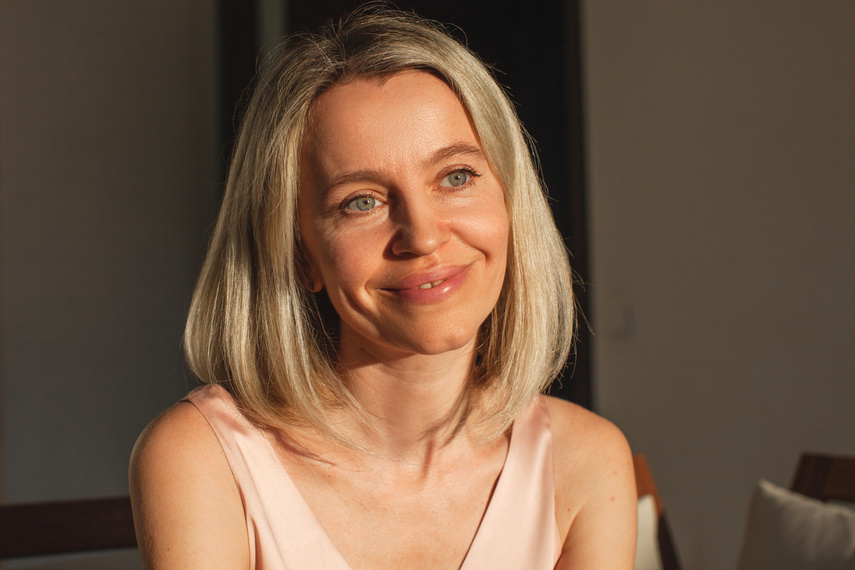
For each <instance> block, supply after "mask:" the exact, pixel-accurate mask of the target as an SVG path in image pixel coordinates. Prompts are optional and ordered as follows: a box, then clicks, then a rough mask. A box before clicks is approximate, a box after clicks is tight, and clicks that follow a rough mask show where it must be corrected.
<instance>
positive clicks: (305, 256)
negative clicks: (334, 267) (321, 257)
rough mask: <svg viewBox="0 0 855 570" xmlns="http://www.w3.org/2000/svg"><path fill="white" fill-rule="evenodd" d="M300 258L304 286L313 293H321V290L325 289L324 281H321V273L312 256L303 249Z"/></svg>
mask: <svg viewBox="0 0 855 570" xmlns="http://www.w3.org/2000/svg"><path fill="white" fill-rule="evenodd" d="M300 257H301V260H300V261H301V263H300V265H301V270H302V273H303V279H302V281H303V285H304V286H305V287H306V289H308V290H309V291H310V292H312V293H320V292H321V289H323V288H324V281H323V279H321V275H320V271H318V270H317V268H316V266H315V263H314V260H313V259H312V256H311V255H310V254H309V252H308V251H306V250H305V248H303V251H302V252H301V255H300Z"/></svg>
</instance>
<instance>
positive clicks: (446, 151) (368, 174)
mask: <svg viewBox="0 0 855 570" xmlns="http://www.w3.org/2000/svg"><path fill="white" fill-rule="evenodd" d="M458 156H461V157H467V158H471V159H478V160H487V157H486V156H484V151H483V150H481V149H480V148H479V147H477V146H475V145H473V144H470V143H466V142H457V143H452V144H450V145H448V146H444V147H442V148H440V149H437V150H436V151H435V152H434V153H433V154H432V155H430V156H429V157H428V158H426V159H425V160H423V161H422V167H424V168H427V167H430V166H433V165H435V164H438V163H440V162H443V161H445V160H448V159H450V158H454V157H458ZM383 178H385V175H384V174H383V173H382V172H380V171H379V170H375V169H373V168H362V169H359V170H354V171H352V172H345V173H344V174H341V175H339V176H336V177H335V178H333V179H332V180H330V182H329V184H327V185H326V188H325V189H324V192H323V193H324V194H328V193H329V192H330V191H332V190H333V189H334V188H336V187H337V186H343V185H345V184H354V183H359V182H375V181H377V180H382V179H383Z"/></svg>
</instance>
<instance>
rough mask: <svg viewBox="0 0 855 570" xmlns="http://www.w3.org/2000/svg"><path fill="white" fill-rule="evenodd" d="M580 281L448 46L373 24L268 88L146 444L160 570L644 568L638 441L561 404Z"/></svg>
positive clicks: (252, 117)
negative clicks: (170, 400) (178, 383)
mask: <svg viewBox="0 0 855 570" xmlns="http://www.w3.org/2000/svg"><path fill="white" fill-rule="evenodd" d="M572 333H573V309H572V292H571V288H570V272H569V267H568V263H567V255H566V252H565V250H564V248H563V245H562V241H561V238H560V236H559V234H558V232H557V230H556V229H555V226H554V223H553V222H552V219H551V217H550V213H549V208H548V206H547V203H546V199H545V197H544V194H543V192H542V190H541V188H540V186H539V182H538V177H537V174H536V172H535V169H534V167H533V164H532V159H531V157H530V155H529V152H528V149H527V146H526V141H525V138H524V135H523V131H522V128H521V126H520V124H519V122H518V120H517V118H516V116H515V113H514V111H513V108H512V106H511V105H510V104H509V102H508V99H507V97H506V96H505V94H504V93H503V92H502V90H501V89H500V88H499V87H498V86H497V84H496V83H495V81H494V80H493V79H492V77H491V76H490V74H489V72H488V71H487V69H486V68H485V67H484V65H483V64H482V63H481V62H480V61H479V60H478V59H477V58H476V57H475V56H474V55H472V54H471V53H470V52H469V51H468V50H467V49H466V48H464V47H463V46H461V45H460V44H458V43H457V42H455V41H454V40H453V39H451V38H450V37H448V36H447V35H446V34H445V33H444V32H442V31H441V30H440V29H439V28H438V27H437V26H435V25H433V24H431V23H430V22H426V21H423V20H421V19H419V18H417V17H415V16H412V15H406V14H402V13H397V12H391V11H376V10H375V11H371V10H364V11H362V12H360V13H357V14H354V15H352V16H350V17H349V18H347V19H345V20H343V21H342V22H339V23H338V24H335V25H330V26H328V27H327V28H325V29H324V30H323V31H322V32H321V33H320V34H318V35H304V36H299V37H294V38H292V39H290V40H289V41H288V42H287V43H286V44H285V46H284V47H283V49H282V50H281V51H280V52H279V54H278V55H277V56H275V57H274V58H273V59H272V60H271V61H270V62H268V65H266V67H265V68H264V69H263V70H262V71H261V73H260V76H259V79H258V83H257V85H256V87H255V93H254V95H253V98H252V101H251V103H250V105H249V108H248V111H247V115H246V118H245V120H244V123H243V125H242V129H241V132H240V135H239V137H238V141H237V145H236V149H235V156H234V158H233V161H232V165H231V170H230V173H229V179H228V183H227V190H226V195H225V198H224V203H223V206H222V210H221V212H220V217H219V220H218V224H217V228H216V231H215V235H214V237H213V240H212V243H211V247H210V250H209V254H208V258H207V260H206V262H205V266H204V268H203V271H202V275H201V277H200V280H199V284H198V286H197V289H196V292H195V295H194V299H193V305H192V308H191V312H190V317H189V320H188V324H187V331H186V337H185V341H186V350H187V355H188V361H189V363H190V366H191V368H192V369H193V372H194V373H195V374H197V375H198V376H199V377H200V378H201V379H202V380H203V381H204V382H206V383H207V384H208V386H206V387H204V388H200V389H197V390H196V391H194V392H192V393H191V394H190V395H189V396H188V398H187V399H186V400H185V401H183V402H182V403H179V404H178V405H176V406H174V407H173V408H171V409H170V410H168V411H167V412H165V413H164V414H163V415H162V416H161V417H159V418H158V419H157V420H155V421H154V422H153V423H152V425H151V426H149V428H148V429H147V430H146V431H145V433H144V434H143V435H142V436H141V437H140V440H139V442H138V444H137V446H136V448H135V450H134V456H133V459H132V465H131V488H132V497H133V501H134V510H135V517H136V523H137V529H138V535H139V542H140V549H141V552H142V556H143V560H144V562H145V564H146V566H147V567H149V568H157V569H169V568H181V569H188V568H204V569H206V570H210V569H212V568H229V569H232V568H265V569H272V568H335V569H342V570H345V569H348V568H353V569H360V568H371V569H374V568H396V569H400V568H466V569H474V568H491V569H494V568H526V569H532V568H553V567H555V568H574V569H579V568H609V569H614V568H630V567H631V565H632V559H633V554H634V532H635V530H634V529H635V519H634V515H635V508H636V507H635V504H636V498H635V489H634V483H633V477H632V468H631V458H630V455H629V451H628V448H627V445H626V442H625V440H624V439H623V436H622V435H621V434H620V432H619V431H618V430H617V429H616V428H615V427H614V426H612V425H611V424H609V423H608V422H606V421H605V420H603V419H600V418H598V417H596V416H594V415H593V414H591V413H589V412H586V411H585V410H583V409H581V408H579V407H577V406H574V405H572V404H569V403H567V402H563V401H560V400H557V399H552V398H547V397H545V396H540V395H539V393H540V392H541V391H543V390H544V389H545V388H546V386H547V385H548V384H549V382H550V381H551V380H552V379H553V378H554V377H555V376H556V375H557V373H558V371H559V370H560V368H561V366H562V364H563V362H564V360H565V358H566V356H567V353H568V351H569V345H570V342H571V339H572Z"/></svg>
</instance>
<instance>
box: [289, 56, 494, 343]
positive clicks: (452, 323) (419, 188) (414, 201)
mask: <svg viewBox="0 0 855 570" xmlns="http://www.w3.org/2000/svg"><path fill="white" fill-rule="evenodd" d="M301 163H302V167H301V173H300V175H301V176H300V185H301V194H300V229H301V231H302V233H303V237H304V240H305V244H306V250H307V251H306V257H307V259H308V262H309V267H310V269H309V271H310V273H311V276H312V277H314V278H317V279H320V280H321V281H322V282H323V285H324V287H325V288H326V291H327V293H328V294H329V297H330V300H331V301H332V303H333V305H334V306H335V309H336V311H337V312H338V314H339V316H340V317H341V352H342V353H351V354H352V353H353V351H354V350H361V352H362V353H363V354H364V355H370V358H375V359H379V360H389V359H394V358H397V357H400V356H406V355H410V354H439V353H443V352H447V351H453V350H461V349H464V350H468V349H471V348H472V346H473V344H474V342H475V340H476V337H477V333H478V330H479V327H480V325H481V324H482V323H483V322H484V320H485V319H486V318H487V316H488V315H489V314H490V311H491V310H492V309H493V306H494V305H495V304H496V300H497V299H498V296H499V293H500V291H501V288H502V283H503V281H504V276H505V264H506V256H507V249H508V217H507V211H506V209H505V203H504V193H503V191H502V187H501V185H500V184H499V181H498V180H497V179H496V177H495V175H494V174H493V172H492V170H491V169H490V167H489V165H488V163H487V159H486V157H485V156H484V153H483V150H482V148H481V144H480V142H479V140H478V137H477V136H476V134H475V131H474V129H473V126H472V123H471V121H470V119H469V116H468V114H467V113H466V111H465V110H464V108H463V106H462V105H461V103H460V102H459V100H458V99H457V97H456V96H455V95H454V93H453V92H452V91H451V89H450V88H449V87H448V86H447V85H446V84H445V83H444V82H443V81H442V80H440V79H438V78H437V77H435V76H433V75H431V74H429V73H425V72H421V71H408V72H402V73H398V74H395V75H393V76H392V77H390V78H388V80H385V81H377V80H365V79H361V80H357V81H353V82H350V83H345V84H342V85H338V86H336V87H334V88H332V89H331V90H330V91H328V92H326V93H324V94H323V95H322V96H321V97H319V98H318V100H317V101H316V102H315V104H314V106H313V108H312V111H311V114H310V118H309V125H308V130H307V136H306V140H305V144H304V148H303V153H302V156H301Z"/></svg>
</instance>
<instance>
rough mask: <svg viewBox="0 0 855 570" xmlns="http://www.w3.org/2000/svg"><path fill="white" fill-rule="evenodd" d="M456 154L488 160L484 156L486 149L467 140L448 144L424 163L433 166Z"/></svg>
mask: <svg viewBox="0 0 855 570" xmlns="http://www.w3.org/2000/svg"><path fill="white" fill-rule="evenodd" d="M456 156H465V157H469V158H474V159H480V160H487V157H485V156H484V151H483V150H481V149H480V148H479V147H477V146H475V145H473V144H469V143H466V142H458V143H453V144H450V145H448V146H444V147H442V148H441V149H439V150H437V151H436V152H434V153H433V155H431V157H430V158H428V159H427V160H425V161H424V162H423V163H422V164H423V166H433V165H434V164H437V163H439V162H442V161H444V160H448V159H449V158H454V157H456Z"/></svg>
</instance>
